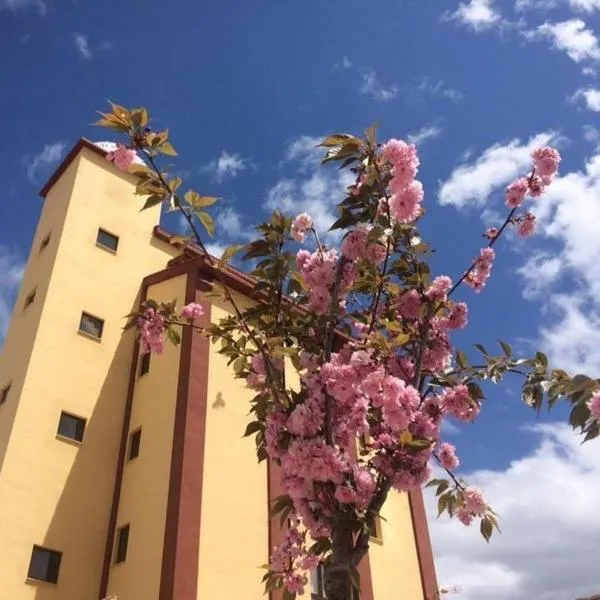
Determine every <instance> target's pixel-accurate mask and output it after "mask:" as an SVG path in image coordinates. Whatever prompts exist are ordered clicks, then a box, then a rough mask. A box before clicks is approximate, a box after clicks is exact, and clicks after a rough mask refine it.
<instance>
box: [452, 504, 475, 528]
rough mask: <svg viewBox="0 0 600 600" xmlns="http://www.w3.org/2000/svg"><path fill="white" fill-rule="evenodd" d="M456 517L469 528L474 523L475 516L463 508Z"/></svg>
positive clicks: (457, 512)
mask: <svg viewBox="0 0 600 600" xmlns="http://www.w3.org/2000/svg"><path fill="white" fill-rule="evenodd" d="M456 516H457V518H458V520H459V521H460V522H461V523H462V524H463V525H466V526H467V527H468V526H469V525H470V524H471V523H472V522H473V515H472V514H471V513H470V512H469V511H468V510H466V509H465V508H464V507H462V506H461V507H460V508H459V509H458V510H457V511H456Z"/></svg>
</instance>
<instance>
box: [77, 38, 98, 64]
mask: <svg viewBox="0 0 600 600" xmlns="http://www.w3.org/2000/svg"><path fill="white" fill-rule="evenodd" d="M75 47H76V48H77V52H79V55H80V56H81V57H82V58H85V59H86V60H91V59H92V58H93V56H94V55H93V54H92V51H91V50H90V46H89V44H88V40H87V37H85V35H83V34H81V33H77V34H75Z"/></svg>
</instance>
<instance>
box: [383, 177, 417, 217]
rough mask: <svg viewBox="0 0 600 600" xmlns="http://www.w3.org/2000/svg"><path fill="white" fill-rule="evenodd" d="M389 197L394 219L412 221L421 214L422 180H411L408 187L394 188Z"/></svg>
mask: <svg viewBox="0 0 600 600" xmlns="http://www.w3.org/2000/svg"><path fill="white" fill-rule="evenodd" d="M393 192H394V193H393V195H392V197H391V198H390V199H389V201H388V203H389V210H390V216H391V217H392V219H395V220H397V221H399V222H400V223H410V222H412V221H414V220H415V219H416V218H417V217H418V216H419V214H420V208H421V207H420V202H421V201H422V200H423V185H422V184H421V182H420V181H411V182H410V183H409V184H408V185H406V187H403V188H394V189H393Z"/></svg>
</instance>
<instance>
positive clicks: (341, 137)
mask: <svg viewBox="0 0 600 600" xmlns="http://www.w3.org/2000/svg"><path fill="white" fill-rule="evenodd" d="M352 139H353V140H357V138H355V137H354V136H353V135H350V134H348V133H334V134H332V135H330V136H328V137H326V138H325V139H324V140H323V141H322V142H321V143H320V144H319V145H318V146H317V148H323V147H324V148H330V147H332V146H341V145H342V144H344V143H345V142H347V141H348V140H352ZM357 141H360V140H357Z"/></svg>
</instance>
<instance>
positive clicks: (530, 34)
mask: <svg viewBox="0 0 600 600" xmlns="http://www.w3.org/2000/svg"><path fill="white" fill-rule="evenodd" d="M523 35H524V36H525V38H526V39H529V40H534V39H539V38H546V39H550V40H551V42H552V47H553V48H554V49H555V50H560V51H562V52H565V53H566V54H567V56H568V57H569V58H570V59H571V60H573V61H575V62H576V63H580V62H582V61H584V60H593V61H595V60H599V59H600V46H599V45H598V38H596V36H595V34H594V32H593V31H592V30H591V29H588V28H587V26H586V24H585V21H583V20H581V19H570V20H568V21H562V22H560V23H543V24H542V25H539V26H538V27H537V28H536V29H534V30H532V31H526V32H524V33H523Z"/></svg>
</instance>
